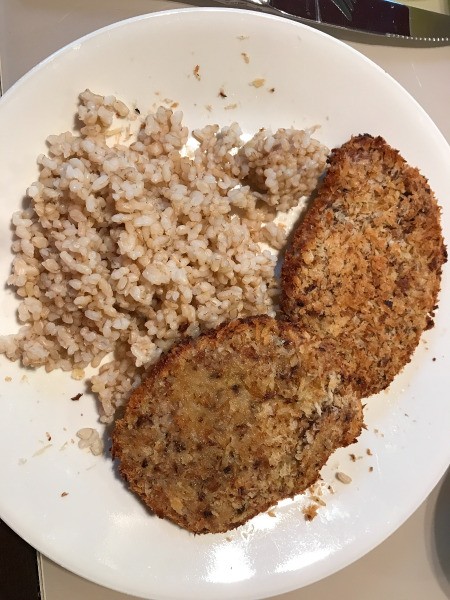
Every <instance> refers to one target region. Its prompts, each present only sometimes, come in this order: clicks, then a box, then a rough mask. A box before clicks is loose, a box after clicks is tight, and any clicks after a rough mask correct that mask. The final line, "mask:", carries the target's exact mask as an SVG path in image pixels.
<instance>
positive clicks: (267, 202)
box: [0, 90, 328, 422]
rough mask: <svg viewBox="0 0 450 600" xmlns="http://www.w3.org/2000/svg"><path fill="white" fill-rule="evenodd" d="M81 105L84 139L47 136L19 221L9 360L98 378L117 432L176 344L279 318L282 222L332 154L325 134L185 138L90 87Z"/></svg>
mask: <svg viewBox="0 0 450 600" xmlns="http://www.w3.org/2000/svg"><path fill="white" fill-rule="evenodd" d="M79 100H80V102H79V107H78V118H79V121H80V124H81V127H80V130H79V131H78V132H76V133H71V132H66V133H62V134H60V135H50V136H49V137H48V139H47V143H48V152H47V154H46V155H40V156H39V157H38V164H39V166H40V175H39V179H38V180H37V181H36V182H34V183H32V185H31V186H30V187H29V188H28V192H27V193H28V196H29V198H30V205H29V207H28V208H26V209H25V210H22V211H19V212H16V213H15V214H14V215H13V218H12V223H13V228H14V240H13V243H12V249H13V253H14V254H15V256H14V259H13V264H12V270H11V275H10V276H9V278H8V280H7V283H8V285H10V286H12V287H14V288H15V290H16V292H17V295H18V296H19V298H20V304H19V307H18V312H17V314H18V319H19V322H20V324H21V327H20V330H19V332H18V333H15V334H12V335H8V336H2V337H1V338H0V352H2V353H4V354H5V355H6V356H7V357H8V358H9V359H11V360H20V361H21V362H22V364H23V365H25V366H31V367H40V366H44V367H45V369H46V370H47V371H52V370H53V369H57V368H60V369H63V370H64V371H71V372H72V374H73V376H75V377H78V378H82V377H83V376H84V369H85V368H86V367H87V366H88V365H91V366H92V367H95V368H98V367H100V368H99V370H98V373H97V374H96V375H94V376H93V377H92V378H91V389H92V391H93V392H94V393H96V394H97V395H98V399H99V408H100V419H101V421H103V422H111V421H112V420H113V418H114V413H115V410H116V408H117V407H118V406H120V405H121V404H123V402H124V401H125V399H126V397H127V394H128V393H129V391H130V389H131V388H132V387H133V386H135V385H137V384H138V383H139V381H140V378H141V376H142V373H143V372H144V370H145V368H146V367H148V366H149V365H151V364H152V363H154V362H155V361H156V360H157V359H158V357H159V356H160V354H161V353H162V352H164V351H165V350H167V349H168V348H169V347H170V346H171V345H172V344H173V342H174V341H175V340H177V339H179V338H180V336H195V335H197V334H198V333H199V331H201V330H202V329H206V328H211V327H215V326H217V325H218V324H219V323H221V322H222V321H224V320H228V319H231V318H235V317H239V316H246V315H254V314H260V313H269V314H274V311H275V308H276V296H277V292H278V290H277V282H276V279H275V278H274V266H275V262H276V252H275V251H276V250H277V249H279V248H281V247H282V246H283V245H284V243H285V235H286V232H285V230H284V227H283V226H282V225H281V224H279V223H277V222H276V220H275V221H274V219H276V217H277V215H280V213H285V212H286V211H288V210H289V209H290V208H291V207H293V206H296V205H297V204H298V202H299V200H300V198H302V197H305V196H307V195H308V194H310V193H311V191H312V190H313V189H314V188H315V187H316V185H317V181H318V177H319V176H320V174H321V172H322V171H323V169H324V167H325V162H326V156H327V152H328V150H327V148H325V147H324V146H323V145H322V144H320V143H319V142H318V141H317V140H315V139H313V138H312V137H311V135H312V132H313V131H314V129H310V130H306V131H297V130H293V129H280V130H278V131H277V132H276V133H275V134H272V133H271V132H270V130H264V129H263V130H260V131H259V132H258V133H257V134H256V135H255V136H254V137H253V138H252V139H251V140H250V141H249V142H247V143H245V144H244V143H243V141H242V139H241V133H242V132H241V130H240V127H239V125H238V124H237V123H233V124H231V125H230V126H227V127H223V128H222V129H220V128H219V126H218V125H207V126H206V127H203V128H202V129H196V130H194V131H192V135H191V136H189V132H188V129H187V128H186V127H185V126H184V125H183V123H182V113H181V112H172V110H170V109H167V108H164V107H159V108H158V109H157V110H156V111H155V112H151V113H149V114H148V115H147V116H138V115H137V114H136V113H135V112H134V111H130V109H129V108H128V107H127V106H126V105H125V104H124V103H123V102H121V101H119V100H117V99H116V98H115V97H114V96H105V97H104V96H100V95H97V94H94V93H92V92H91V91H89V90H86V91H85V92H83V93H82V94H80V96H79ZM117 122H119V123H120V125H119V126H118V125H117ZM117 127H119V129H117ZM118 131H120V132H122V135H121V139H120V140H118V137H119V136H118ZM188 141H189V147H190V148H191V150H190V151H189V152H187V150H186V147H187V146H186V144H187V142H188ZM192 142H195V144H194V147H193V148H192ZM261 242H265V243H266V244H268V245H269V246H271V247H272V248H267V247H266V248H264V249H263V248H262V247H261ZM274 250H275V251H274Z"/></svg>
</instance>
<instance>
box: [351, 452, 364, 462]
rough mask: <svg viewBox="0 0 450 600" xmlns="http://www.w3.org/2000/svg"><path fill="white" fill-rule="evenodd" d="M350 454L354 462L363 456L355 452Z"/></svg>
mask: <svg viewBox="0 0 450 600" xmlns="http://www.w3.org/2000/svg"><path fill="white" fill-rule="evenodd" d="M349 456H350V460H351V461H352V462H356V461H357V460H360V459H361V458H362V456H356V454H353V453H352V454H350V455H349Z"/></svg>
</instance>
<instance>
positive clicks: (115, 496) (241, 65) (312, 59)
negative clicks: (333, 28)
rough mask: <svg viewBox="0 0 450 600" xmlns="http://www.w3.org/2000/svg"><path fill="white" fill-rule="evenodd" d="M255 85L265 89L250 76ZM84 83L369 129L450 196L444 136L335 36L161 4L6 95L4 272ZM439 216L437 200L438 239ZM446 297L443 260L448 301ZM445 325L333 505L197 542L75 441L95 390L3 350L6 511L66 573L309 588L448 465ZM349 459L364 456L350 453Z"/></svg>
mask: <svg viewBox="0 0 450 600" xmlns="http://www.w3.org/2000/svg"><path fill="white" fill-rule="evenodd" d="M243 52H245V53H247V55H248V56H249V58H250V60H249V62H248V63H246V62H245V61H244V60H243V56H242V53H243ZM196 65H199V66H200V75H201V79H200V80H197V78H196V77H195V76H194V75H193V69H194V67H195V66H196ZM255 78H263V79H264V80H265V84H264V86H262V87H260V88H255V87H254V86H251V85H250V82H252V81H253V80H254V79H255ZM86 87H89V88H91V89H92V90H94V91H97V92H99V93H105V94H110V93H112V94H115V95H117V96H118V97H119V98H122V99H124V100H125V101H127V102H128V103H129V104H132V103H133V102H136V103H137V105H138V106H139V107H140V108H141V109H144V108H146V107H151V105H152V104H153V103H158V102H159V101H160V100H161V99H164V98H170V99H172V100H175V101H178V102H179V103H180V107H181V108H182V109H183V111H184V113H185V120H186V123H187V124H188V125H189V126H190V127H192V126H197V125H202V124H205V123H206V122H212V121H213V122H216V121H217V122H219V123H220V124H223V125H224V124H228V123H230V122H231V121H233V120H237V121H238V122H239V123H240V124H241V126H242V127H243V129H244V131H245V132H247V133H253V132H255V131H256V130H257V129H258V128H259V127H261V126H266V127H267V126H272V127H273V128H275V127H279V126H295V127H299V128H301V127H304V126H309V125H313V124H319V125H321V129H320V131H319V132H318V136H319V137H320V139H321V140H322V141H324V142H325V143H326V144H328V145H329V146H330V147H331V146H333V145H338V144H341V143H342V142H344V141H346V140H347V139H348V138H349V137H350V135H351V134H356V133H362V132H369V133H372V134H379V135H382V136H384V137H385V138H386V140H387V141H388V142H389V143H390V144H391V145H393V146H394V147H397V148H399V149H400V151H401V152H402V153H403V155H404V156H405V158H406V159H407V160H408V161H410V162H411V163H412V164H414V165H417V166H419V167H420V168H421V170H422V172H423V173H424V174H426V176H427V177H428V178H429V180H430V184H431V186H432V187H433V189H434V190H435V192H436V195H437V197H438V198H439V199H440V201H441V203H442V204H444V203H445V202H446V201H447V200H448V198H449V197H450V182H449V179H448V165H449V164H450V149H449V147H448V145H447V144H446V142H445V140H444V138H443V137H442V135H441V134H440V133H439V132H438V130H437V128H436V127H435V126H434V125H433V123H432V122H431V120H430V119H429V117H428V116H427V115H426V114H425V112H424V111H423V110H422V109H421V108H420V107H419V106H418V105H417V103H416V102H415V101H414V100H413V99H412V98H411V97H410V96H409V95H408V94H407V93H406V92H405V91H404V90H403V89H402V88H401V87H400V86H399V85H398V84H397V83H396V82H395V81H393V80H392V79H391V78H390V77H389V76H388V75H386V74H385V73H384V72H383V71H382V70H381V69H379V68H378V67H377V66H375V65H374V64H373V63H371V62H370V61H369V60H367V59H366V58H364V57H363V56H361V55H360V54H358V53H357V52H355V51H353V50H352V49H350V48H349V47H347V46H346V45H344V44H343V43H340V42H338V41H336V40H335V39H333V38H331V37H328V36H326V35H324V34H322V33H320V32H318V31H315V30H313V29H309V28H307V27H305V26H302V25H299V24H296V23H293V22H291V21H288V20H282V19H278V18H275V17H271V16H262V15H259V14H256V13H251V12H245V11H237V10H232V11H227V10H223V9H189V10H182V11H173V12H172V11H171V12H166V13H160V14H157V13H156V14H152V15H148V16H144V17H138V18H137V19H132V20H129V21H125V22H123V23H118V24H116V25H114V26H111V27H107V28H105V29H102V30H101V31H99V32H96V33H94V34H92V35H89V36H87V37H85V38H83V39H82V40H80V41H78V42H75V43H73V44H71V45H69V46H68V47H66V48H65V49H63V50H61V51H60V52H58V53H56V54H55V55H53V56H52V57H50V58H49V59H48V60H46V61H45V62H44V63H42V64H41V65H40V66H38V67H37V68H36V69H34V70H33V71H32V72H31V73H29V74H28V75H27V76H26V77H24V78H23V79H22V80H21V81H19V82H18V83H17V84H16V85H15V86H14V87H13V88H12V89H11V90H10V91H9V92H8V93H7V94H6V95H5V96H4V98H3V99H2V100H1V103H0V131H1V132H2V135H1V137H0V157H1V160H0V184H1V188H0V189H1V194H2V201H1V203H0V223H1V235H0V256H1V259H2V260H1V266H0V280H1V281H5V280H6V277H7V275H8V269H9V264H10V259H11V256H10V251H9V246H10V242H11V239H10V235H11V233H10V230H9V221H10V216H11V213H12V211H13V210H14V209H15V208H17V207H19V205H20V203H21V201H22V197H23V194H24V191H25V189H26V187H27V185H28V184H29V183H30V182H31V181H33V180H34V179H35V177H36V175H37V167H36V162H35V159H36V156H37V154H38V153H39V152H42V151H45V143H44V140H45V138H46V136H47V135H48V134H49V133H58V132H60V131H64V130H67V129H68V128H69V127H70V126H71V124H72V119H73V114H74V111H75V106H76V100H77V94H78V93H79V92H80V91H81V90H83V89H85V88H86ZM220 88H223V89H224V90H225V91H226V93H227V96H228V97H227V98H226V99H222V98H220V97H219V96H218V93H219V90H220ZM270 88H275V91H274V92H270V91H269V90H270ZM234 103H236V104H237V107H236V108H235V109H233V110H225V107H226V106H227V105H230V104H234ZM207 105H210V106H211V107H212V112H209V111H208V109H207ZM449 218H450V211H449V209H448V208H447V207H446V206H444V210H443V226H444V230H445V233H446V237H447V239H448V238H449V235H448V233H449V227H450V222H449ZM449 295H450V286H449V279H448V271H447V270H445V273H444V279H443V290H442V293H441V297H440V304H441V305H442V306H448V305H449V303H450V298H449ZM15 307H16V301H15V299H14V296H13V294H12V293H11V292H10V291H3V292H2V304H1V315H0V329H1V332H2V333H10V332H12V331H14V330H15V328H16V325H15V321H14V310H15ZM449 320H450V313H449V311H448V310H447V311H445V310H443V309H440V310H439V311H438V312H437V318H436V326H435V328H434V329H432V330H431V331H429V332H427V334H426V335H425V336H424V339H423V341H422V342H421V343H420V346H419V348H418V350H417V352H416V354H415V356H414V359H413V361H412V362H411V364H410V365H408V367H407V368H406V369H405V371H404V373H402V375H401V376H399V377H398V378H397V380H396V381H395V382H394V384H393V385H392V386H391V388H390V390H389V392H388V393H382V394H380V396H379V397H377V398H374V399H372V400H371V401H370V402H369V403H368V406H367V409H366V422H367V426H368V429H367V431H365V432H364V433H363V435H362V436H361V439H360V440H359V442H358V443H357V444H356V445H355V447H353V448H352V449H347V450H342V451H339V452H337V453H336V454H335V455H333V457H332V458H331V459H330V461H329V463H328V465H327V467H326V468H325V469H324V471H323V478H324V481H325V484H324V485H325V487H326V485H328V484H330V483H331V485H332V487H333V488H334V490H335V493H334V494H330V493H329V491H326V492H325V496H324V498H325V501H326V506H325V507H323V508H321V509H320V510H319V512H318V515H317V517H316V518H315V519H314V520H313V521H311V522H305V520H304V518H303V514H302V512H301V508H302V506H304V504H305V499H304V498H298V499H296V500H295V501H288V502H284V503H282V504H281V506H280V507H279V508H277V510H276V516H275V517H271V516H268V515H260V516H258V517H257V518H255V519H253V520H252V521H251V522H250V523H249V524H247V525H245V526H243V527H242V528H240V529H238V530H236V531H234V532H231V533H230V534H227V535H207V536H196V537H194V536H193V535H190V534H188V533H187V532H185V531H182V530H180V529H178V528H177V527H175V526H173V525H171V524H170V523H168V522H165V521H162V520H160V519H158V518H156V517H150V516H149V515H148V514H147V512H146V511H145V509H144V508H143V507H142V505H141V504H140V503H139V502H138V501H137V500H136V499H135V498H134V497H133V496H132V495H131V494H130V493H128V492H127V491H126V489H125V487H124V486H123V485H122V484H121V482H120V481H119V480H118V479H116V478H115V474H114V471H113V465H112V463H111V461H110V460H109V459H108V458H106V457H105V458H95V457H93V456H91V455H89V454H86V453H83V452H81V451H80V450H78V448H76V444H73V443H72V441H71V440H73V439H74V437H75V432H76V430H77V429H78V428H79V427H81V426H90V425H95V424H96V409H95V403H94V400H93V399H92V398H91V397H90V396H89V395H87V394H85V395H84V396H83V397H82V398H81V399H80V400H79V401H78V402H71V401H70V397H71V396H74V395H75V394H76V393H78V392H80V391H84V390H83V386H82V384H80V383H77V382H75V381H73V380H71V379H70V378H69V377H68V376H66V375H64V374H62V373H57V372H54V373H51V374H50V375H47V374H45V373H44V372H42V370H39V371H37V372H29V371H27V372H25V371H24V370H21V369H20V368H19V367H18V366H17V365H16V364H12V363H10V362H9V361H7V360H6V359H4V357H0V410H1V421H0V423H1V425H0V427H1V436H0V479H1V482H2V493H1V495H0V515H1V517H2V518H3V519H4V520H5V521H6V522H7V523H8V524H9V525H10V526H11V527H13V528H14V529H15V530H16V531H17V532H18V533H19V534H20V535H21V536H23V537H24V538H25V539H27V540H28V541H29V542H30V543H31V544H33V545H34V546H35V547H36V548H38V549H39V550H40V551H41V552H43V553H44V554H46V555H47V556H49V557H50V558H52V559H53V560H55V561H56V562H58V563H60V564H62V565H63V566H65V567H67V568H68V569H70V570H72V571H74V572H76V573H78V574H80V575H82V576H83V577H86V578H88V579H91V580H93V581H96V582H98V583H100V584H103V585H106V586H109V587H111V588H115V589H117V590H121V591H123V592H128V593H131V594H135V595H139V596H143V597H145V598H161V599H163V598H164V599H169V598H171V599H174V598H183V599H189V598H192V599H195V600H201V599H208V600H209V599H211V598H215V599H221V598H234V599H239V598H262V597H268V596H270V595H274V594H277V593H281V592H284V591H288V590H291V589H294V588H298V587H301V586H304V585H307V584H309V583H312V582H314V581H317V580H319V579H321V578H323V577H325V576H327V575H329V574H331V573H333V572H335V571H337V570H338V569H341V568H342V567H344V566H345V565H347V564H349V563H350V562H352V561H354V560H356V559H358V558H359V557H361V556H363V555H364V554H365V553H366V552H368V551H369V550H370V549H372V548H373V547H374V546H376V545H377V544H378V543H380V542H381V541H383V540H384V539H385V538H386V537H387V536H388V535H389V534H391V533H392V532H393V531H394V530H395V529H396V528H397V527H399V526H400V525H401V524H402V522H403V521H404V520H405V519H406V518H407V517H408V516H409V515H410V514H411V513H412V512H413V511H414V510H415V509H416V508H417V507H418V506H419V504H420V503H421V502H422V501H423V500H424V498H425V497H426V496H427V494H428V493H429V492H430V491H431V489H432V488H433V486H434V485H435V484H436V483H437V481H438V479H439V477H440V476H441V475H442V474H443V472H444V470H445V468H446V467H447V465H448V463H449V457H450V442H449V430H450V402H448V397H447V390H448V388H449V383H450V371H449V369H448V367H446V366H445V365H446V362H447V364H448V359H449V349H448V346H449V344H448V342H447V341H446V340H447V337H448V327H449ZM434 359H436V360H434ZM46 432H48V433H49V434H50V436H51V441H48V440H47V435H46ZM66 442H68V443H67V444H66ZM367 448H370V450H371V451H372V453H373V456H369V455H368V454H367V453H366V449H367ZM349 452H353V453H354V454H355V455H357V456H361V457H362V458H360V459H358V460H356V462H352V461H351V460H350V458H349ZM369 467H373V471H372V472H369ZM337 468H339V469H340V470H342V471H344V472H345V473H347V474H349V475H350V476H351V477H352V479H353V481H352V483H351V484H350V485H343V484H342V483H339V482H338V481H336V479H335V478H334V474H335V471H336V470H337ZM62 492H67V493H68V495H67V496H64V497H62V496H61V494H62Z"/></svg>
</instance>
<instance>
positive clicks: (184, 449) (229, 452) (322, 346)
mask: <svg viewBox="0 0 450 600" xmlns="http://www.w3.org/2000/svg"><path fill="white" fill-rule="evenodd" d="M361 426H362V407H361V403H360V401H359V400H357V399H356V395H355V394H354V393H351V392H348V390H347V387H346V384H345V383H344V379H343V378H342V377H341V376H340V374H338V366H337V363H336V357H335V355H334V353H333V351H332V348H329V347H328V345H327V344H326V342H315V341H312V340H310V339H309V337H308V336H305V335H303V334H302V333H301V332H300V331H299V329H298V328H297V327H296V326H295V325H292V324H290V323H288V322H285V321H276V320H274V319H272V318H270V317H268V316H260V317H250V318H247V319H238V320H235V321H231V322H230V323H227V324H224V325H222V326H220V327H219V328H218V329H216V330H214V331H211V332H208V333H206V334H204V335H202V336H200V337H199V338H197V339H196V340H192V341H190V342H183V343H180V344H178V345H177V346H175V347H174V348H173V349H172V350H171V351H170V352H169V353H168V354H167V355H165V356H164V357H163V358H162V359H161V360H160V361H159V362H158V363H157V364H156V365H155V366H154V367H153V368H152V369H151V370H150V372H149V373H148V377H147V379H146V380H145V381H144V382H143V383H142V384H141V386H140V387H139V388H137V389H136V390H135V391H134V393H133V394H132V396H131V398H130V401H129V403H128V405H127V408H126V411H125V415H124V417H123V418H122V419H121V420H119V421H118V422H117V423H116V426H115V429H114V432H113V449H112V451H113V456H114V457H115V458H118V459H119V460H120V467H119V468H120V472H121V474H122V476H123V477H124V478H125V479H126V480H127V481H128V484H129V487H130V488H131V490H132V491H133V492H135V493H136V494H138V495H139V496H140V498H141V499H142V500H143V502H144V503H145V504H146V505H147V506H148V507H149V508H150V509H151V510H152V511H154V512H155V513H156V514H157V515H158V516H160V517H165V518H168V519H170V520H171V521H173V522H175V523H177V524H178V525H180V526H181V527H184V528H186V529H188V530H189V531H192V532H194V533H207V532H223V531H227V530H229V529H232V528H234V527H237V526H238V525H241V524H242V523H244V522H245V521H247V520H248V519H250V518H251V517H253V516H255V515H256V514H258V513H259V512H261V511H264V510H267V509H268V508H269V507H270V506H273V504H275V503H276V502H277V501H278V500H280V499H282V498H286V497H290V496H294V495H295V494H297V493H301V492H303V491H304V490H305V489H306V488H307V487H308V486H309V485H311V484H312V483H313V482H314V481H315V480H316V479H317V477H318V475H319V471H320V469H321V467H322V466H323V465H324V464H325V462H326V461H327V459H328V457H329V456H330V454H331V453H332V452H333V451H334V450H335V449H336V448H338V447H340V446H345V445H348V444H351V443H352V442H353V441H355V438H356V437H357V436H358V435H359V434H360V431H361Z"/></svg>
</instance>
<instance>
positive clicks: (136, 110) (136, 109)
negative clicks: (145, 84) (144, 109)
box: [134, 106, 141, 115]
mask: <svg viewBox="0 0 450 600" xmlns="http://www.w3.org/2000/svg"><path fill="white" fill-rule="evenodd" d="M134 112H135V113H136V114H137V115H140V114H141V111H140V110H139V109H138V107H137V106H136V108H135V109H134Z"/></svg>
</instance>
